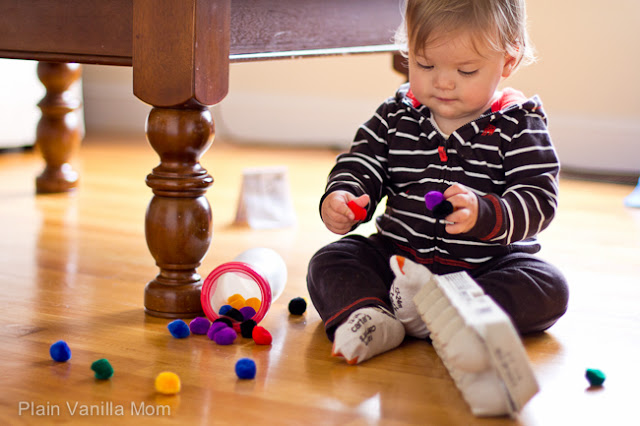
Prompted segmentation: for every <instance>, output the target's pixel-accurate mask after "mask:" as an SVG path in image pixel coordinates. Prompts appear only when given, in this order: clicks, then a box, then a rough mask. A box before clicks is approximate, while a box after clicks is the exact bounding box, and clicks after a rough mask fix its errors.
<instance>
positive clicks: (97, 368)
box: [91, 358, 113, 380]
mask: <svg viewBox="0 0 640 426" xmlns="http://www.w3.org/2000/svg"><path fill="white" fill-rule="evenodd" d="M91 369H92V370H93V371H94V372H95V373H96V379H99V380H107V379H109V378H110V377H111V376H113V367H112V366H111V364H109V361H107V360H106V359H104V358H102V359H99V360H97V361H94V363H93V364H91Z"/></svg>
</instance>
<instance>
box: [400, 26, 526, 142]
mask: <svg viewBox="0 0 640 426" xmlns="http://www.w3.org/2000/svg"><path fill="white" fill-rule="evenodd" d="M431 40H434V41H431V42H428V43H427V44H426V46H425V47H424V49H423V50H422V51H420V50H418V49H412V50H417V51H415V52H410V53H409V81H410V84H411V91H412V92H413V95H414V96H415V97H416V99H417V100H418V101H420V103H422V104H423V105H426V106H427V107H429V109H430V110H431V111H432V113H433V116H434V118H435V120H436V123H437V124H438V127H440V129H441V130H442V131H443V132H445V133H451V132H453V131H454V130H456V129H457V128H459V127H460V126H462V125H464V124H466V123H468V122H470V121H472V120H474V119H476V118H478V117H479V116H480V115H482V113H483V112H484V111H485V110H486V109H487V108H489V107H490V105H491V103H492V100H493V98H494V95H495V91H496V88H497V86H498V83H500V80H501V78H502V77H507V76H508V75H509V74H510V73H511V71H512V69H513V63H514V62H515V61H514V60H513V58H511V57H509V56H507V55H506V54H504V53H500V52H496V51H495V50H493V49H490V48H489V47H488V46H486V45H485V44H484V43H477V45H476V46H474V44H473V43H472V39H471V37H470V34H469V33H467V32H464V31H459V32H456V33H454V34H446V35H444V36H442V37H439V35H438V34H436V37H434V38H432V39H431Z"/></svg>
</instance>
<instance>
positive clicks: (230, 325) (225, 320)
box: [213, 318, 233, 327]
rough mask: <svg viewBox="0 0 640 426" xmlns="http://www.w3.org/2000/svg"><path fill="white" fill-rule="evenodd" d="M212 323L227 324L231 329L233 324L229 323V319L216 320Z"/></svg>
mask: <svg viewBox="0 0 640 426" xmlns="http://www.w3.org/2000/svg"><path fill="white" fill-rule="evenodd" d="M213 322H214V323H216V322H223V323H225V324H227V325H228V326H229V327H233V323H232V322H231V320H230V319H229V318H216V319H215V321H213Z"/></svg>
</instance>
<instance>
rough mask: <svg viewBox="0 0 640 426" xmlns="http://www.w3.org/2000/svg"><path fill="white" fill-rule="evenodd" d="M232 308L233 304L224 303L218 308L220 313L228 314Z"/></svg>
mask: <svg viewBox="0 0 640 426" xmlns="http://www.w3.org/2000/svg"><path fill="white" fill-rule="evenodd" d="M232 308H233V307H232V306H231V305H222V306H220V309H219V310H218V315H227V312H229V311H230V310H231V309H232Z"/></svg>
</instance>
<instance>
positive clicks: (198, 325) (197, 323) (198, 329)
mask: <svg viewBox="0 0 640 426" xmlns="http://www.w3.org/2000/svg"><path fill="white" fill-rule="evenodd" d="M210 326H211V323H210V322H209V320H208V319H207V318H205V317H197V318H194V319H192V320H191V322H190V323H189V330H191V332H192V333H193V334H207V331H209V327H210Z"/></svg>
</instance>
